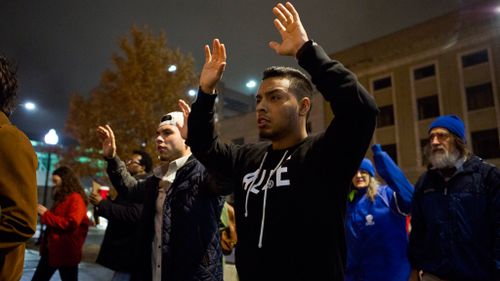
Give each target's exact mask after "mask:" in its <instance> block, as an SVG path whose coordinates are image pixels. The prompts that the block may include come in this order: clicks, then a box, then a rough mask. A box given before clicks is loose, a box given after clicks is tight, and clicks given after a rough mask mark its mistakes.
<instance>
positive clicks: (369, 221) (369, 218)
mask: <svg viewBox="0 0 500 281" xmlns="http://www.w3.org/2000/svg"><path fill="white" fill-rule="evenodd" d="M365 219H366V223H365V225H374V224H375V222H374V221H373V216H372V215H371V214H368V215H366V217H365Z"/></svg>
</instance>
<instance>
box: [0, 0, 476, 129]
mask: <svg viewBox="0 0 500 281" xmlns="http://www.w3.org/2000/svg"><path fill="white" fill-rule="evenodd" d="M472 2H479V0H438V1H436V0H360V1H352V0H336V1H333V0H323V1H321V0H300V1H295V2H292V3H293V4H294V5H295V7H296V8H297V9H298V11H299V13H300V15H301V19H302V22H303V24H304V26H305V28H306V30H307V31H308V34H309V37H310V38H312V39H314V40H315V41H317V42H318V43H319V44H320V45H322V46H323V47H324V48H325V50H326V51H327V52H328V53H333V52H336V51H340V50H343V49H346V48H348V47H350V46H353V45H356V44H359V43H362V42H366V41H369V40H371V39H375V38H377V37H380V36H383V35H386V34H389V33H392V32H394V31H398V30H401V29H403V28H405V27H408V26H411V25H414V24H416V23H419V22H422V21H424V20H426V19H429V18H432V17H435V16H439V15H442V14H444V13H447V12H449V11H452V10H454V9H457V8H458V7H460V6H461V5H465V4H469V3H472ZM276 3H277V2H275V1H267V0H253V1H249V0H194V1H193V0H191V1H190V0H181V1H180V0H175V1H171V0H158V1H148V0H142V1H131V0H104V1H67V0H64V1H63V0H53V1H23V0H14V1H10V0H2V1H0V21H1V24H0V34H1V39H0V53H3V54H4V55H6V56H7V57H8V58H9V59H10V60H14V61H15V62H16V63H17V64H18V74H19V83H20V93H19V98H18V102H19V103H24V102H26V101H32V102H34V103H36V104H37V107H38V108H37V110H36V111H33V112H28V111H26V110H25V109H24V108H22V107H20V106H18V108H17V110H16V111H15V112H14V114H13V116H12V121H13V123H14V124H15V125H17V126H18V127H19V128H20V129H21V130H23V131H25V132H26V133H27V134H28V135H29V136H30V137H32V138H34V139H42V137H43V135H44V134H45V133H46V132H47V131H48V130H49V129H50V128H55V129H56V130H57V131H58V132H61V130H62V128H63V127H64V122H65V118H66V114H67V110H68V103H69V96H70V94H71V93H74V92H78V93H80V94H88V92H89V91H90V90H91V89H92V88H94V87H95V86H97V85H98V84H99V80H100V76H101V74H102V73H103V71H104V70H105V69H106V68H109V67H111V55H112V53H113V52H117V51H118V50H119V49H118V44H117V43H118V38H119V37H123V36H125V35H127V34H128V31H129V29H130V27H131V26H132V25H134V24H135V25H137V26H144V25H148V26H149V27H150V28H151V29H152V30H153V31H154V32H155V33H158V32H160V31H163V32H165V34H166V36H167V44H168V46H169V47H171V48H180V49H181V51H183V52H184V53H190V54H191V55H192V56H193V57H194V58H195V63H196V67H197V71H199V70H200V69H201V66H202V63H203V60H204V53H203V45H204V44H207V43H211V41H212V39H213V38H215V37H217V38H220V39H221V40H222V41H223V42H224V43H225V44H226V48H227V51H228V65H227V68H226V72H225V74H224V77H223V81H224V83H226V86H227V87H230V88H233V89H236V90H238V91H241V92H245V93H249V94H250V93H252V92H253V91H254V90H253V91H250V90H248V89H245V86H244V85H245V83H246V82H247V81H248V80H249V79H256V80H257V81H258V80H259V79H260V75H261V72H262V70H263V69H264V68H266V67H267V66H270V65H289V66H295V65H296V63H295V61H294V59H292V58H282V57H279V56H277V55H275V53H274V51H272V50H271V49H270V48H269V47H268V42H269V41H271V40H275V41H279V39H280V38H279V34H278V32H277V31H276V29H275V27H274V25H273V19H274V15H273V14H272V8H273V7H274V5H275V4H276Z"/></svg>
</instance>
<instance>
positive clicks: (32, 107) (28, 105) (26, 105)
mask: <svg viewBox="0 0 500 281" xmlns="http://www.w3.org/2000/svg"><path fill="white" fill-rule="evenodd" d="M23 106H24V108H26V109H27V110H29V111H33V110H35V109H36V104H34V103H32V102H30V101H28V102H26V103H24V104H23Z"/></svg>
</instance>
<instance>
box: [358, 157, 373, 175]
mask: <svg viewBox="0 0 500 281" xmlns="http://www.w3.org/2000/svg"><path fill="white" fill-rule="evenodd" d="M359 170H363V171H366V172H367V173H368V174H370V176H371V177H374V176H375V168H373V165H372V161H370V159H368V158H365V159H363V161H361V165H360V166H359Z"/></svg>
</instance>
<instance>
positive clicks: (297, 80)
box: [262, 66, 314, 101]
mask: <svg viewBox="0 0 500 281" xmlns="http://www.w3.org/2000/svg"><path fill="white" fill-rule="evenodd" d="M268 78H286V79H288V80H290V82H291V83H290V90H291V91H292V93H293V94H294V95H295V97H296V98H297V100H299V101H300V100H301V99H302V98H304V97H308V98H309V99H312V94H313V91H314V90H313V85H312V83H311V81H310V80H309V78H307V76H306V75H305V74H304V73H302V72H300V71H299V70H298V69H295V68H293V67H287V66H271V67H268V68H267V69H265V70H264V72H263V73H262V80H266V79H268Z"/></svg>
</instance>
